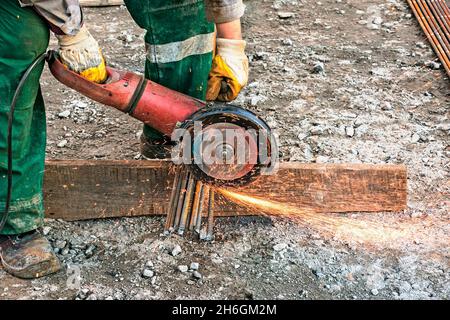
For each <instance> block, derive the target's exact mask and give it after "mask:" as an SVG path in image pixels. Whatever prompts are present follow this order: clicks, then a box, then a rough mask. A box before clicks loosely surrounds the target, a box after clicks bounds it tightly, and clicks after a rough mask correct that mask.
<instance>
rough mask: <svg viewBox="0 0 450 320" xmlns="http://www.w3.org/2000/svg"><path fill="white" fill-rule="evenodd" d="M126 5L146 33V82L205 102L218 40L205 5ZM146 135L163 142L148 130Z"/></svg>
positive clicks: (157, 1)
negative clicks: (148, 80)
mask: <svg viewBox="0 0 450 320" xmlns="http://www.w3.org/2000/svg"><path fill="white" fill-rule="evenodd" d="M125 4H126V6H127V8H128V10H129V11H130V13H131V16H132V17H133V19H134V20H135V21H136V23H137V24H138V25H139V26H140V27H141V28H144V29H145V30H147V33H146V35H145V42H146V49H147V53H146V54H147V59H146V65H145V76H146V78H147V79H150V80H152V81H155V82H157V83H159V84H161V85H163V86H166V87H168V88H171V89H173V90H176V91H179V92H182V93H185V94H187V95H190V96H192V97H195V98H198V99H202V100H204V99H205V96H206V89H207V83H208V74H209V70H210V68H211V63H212V54H213V48H214V38H215V33H214V24H213V23H211V22H208V20H207V19H206V14H205V6H204V1H203V0H143V1H132V0H125ZM144 134H145V136H146V137H148V138H150V139H152V140H160V139H162V134H160V133H158V132H157V131H156V130H153V129H152V128H150V127H148V126H145V127H144Z"/></svg>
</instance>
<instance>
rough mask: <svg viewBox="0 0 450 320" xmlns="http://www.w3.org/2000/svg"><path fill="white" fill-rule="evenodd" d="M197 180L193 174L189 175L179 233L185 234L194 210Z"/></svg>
mask: <svg viewBox="0 0 450 320" xmlns="http://www.w3.org/2000/svg"><path fill="white" fill-rule="evenodd" d="M194 186H195V180H194V178H193V177H192V174H191V175H189V178H188V184H187V187H186V194H185V196H184V202H183V209H182V211H181V217H180V223H179V225H178V234H179V235H183V233H184V229H185V228H186V223H187V221H188V218H189V216H190V214H191V212H192V198H193V196H194Z"/></svg>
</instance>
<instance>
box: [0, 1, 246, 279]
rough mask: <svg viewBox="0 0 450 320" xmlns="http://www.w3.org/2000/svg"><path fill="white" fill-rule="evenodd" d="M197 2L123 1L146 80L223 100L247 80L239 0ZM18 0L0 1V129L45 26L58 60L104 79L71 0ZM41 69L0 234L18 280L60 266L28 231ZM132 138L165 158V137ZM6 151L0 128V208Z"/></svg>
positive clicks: (33, 221)
mask: <svg viewBox="0 0 450 320" xmlns="http://www.w3.org/2000/svg"><path fill="white" fill-rule="evenodd" d="M205 1H206V4H205V3H204V2H203V0H198V1H192V0H148V1H131V0H130V1H125V3H126V5H127V8H128V9H129V11H130V13H131V15H132V16H133V18H134V19H135V20H136V22H137V23H138V24H139V26H141V27H142V28H145V29H146V30H147V33H146V37H145V40H146V47H147V55H146V57H147V61H146V70H145V76H146V78H148V79H151V80H153V81H155V82H158V83H160V84H162V85H164V86H166V87H169V88H171V89H174V90H177V91H180V92H183V93H185V94H188V95H190V96H193V97H196V98H199V99H202V100H205V99H208V100H221V101H231V100H233V99H235V98H236V97H237V95H238V94H239V92H240V90H241V89H242V87H244V86H245V85H246V83H247V79H248V59H247V57H246V56H245V41H243V40H242V34H241V24H240V18H241V16H242V15H243V13H244V8H245V7H244V5H243V3H242V0H205ZM19 2H20V4H19ZM19 2H18V1H17V0H3V1H2V3H1V4H0V97H2V100H0V127H3V128H4V127H6V122H7V115H8V112H9V107H10V104H11V100H12V96H13V94H14V91H15V88H16V87H17V84H18V83H19V80H20V78H21V75H22V74H23V73H24V71H25V70H26V69H27V67H28V66H29V65H30V64H31V63H32V62H33V61H34V60H35V59H36V58H37V57H38V56H39V55H40V54H42V53H44V52H45V51H46V48H47V45H48V38H49V32H48V29H49V27H50V29H51V30H52V31H53V32H55V34H56V36H57V38H58V40H59V56H60V58H61V60H62V61H63V63H65V64H66V65H67V66H68V67H69V68H70V69H71V70H74V71H76V72H78V73H80V74H81V75H83V76H84V77H86V78H87V79H88V80H90V81H94V82H98V83H101V82H103V81H104V80H105V78H106V71H105V62H104V59H103V56H102V54H101V51H100V49H99V46H98V44H97V42H96V41H95V40H94V39H93V38H92V36H91V35H90V33H89V32H88V30H87V28H86V26H85V25H84V24H83V19H82V13H81V9H80V7H79V3H78V0H22V1H19ZM205 9H206V10H205ZM168 17H170V19H169V18H168ZM210 21H212V22H210ZM215 29H216V30H217V39H216V33H215ZM214 51H215V55H213V52H214ZM42 68H43V64H42V65H41V66H40V67H39V68H38V69H36V70H34V71H33V73H32V74H31V76H30V78H29V79H28V80H27V84H26V87H25V89H24V94H23V95H22V96H21V98H20V100H19V102H18V105H17V108H16V113H15V117H14V139H13V140H14V141H13V150H14V177H13V181H14V188H13V190H14V191H13V200H12V203H11V214H10V216H9V218H8V220H7V222H6V225H5V228H4V229H3V230H1V232H0V256H1V261H2V265H3V266H4V268H5V270H6V271H8V272H10V273H11V274H13V275H15V276H17V277H21V278H34V277H39V276H44V275H47V274H50V273H53V272H56V271H58V270H59V269H60V263H59V261H58V259H57V257H56V256H55V254H54V253H53V251H52V248H51V245H50V244H49V243H48V241H47V240H46V239H45V237H43V236H42V235H41V234H40V233H39V232H38V231H36V230H37V229H38V228H39V227H40V226H41V225H42V220H43V203H42V181H43V170H44V157H45V112H44V103H43V99H42V94H41V91H40V88H39V77H40V74H41V72H42ZM141 139H142V140H141V141H142V144H141V149H142V150H141V151H142V154H143V155H144V156H148V157H150V158H154V157H161V156H164V157H166V156H167V154H168V153H167V147H168V146H170V141H169V140H168V139H167V137H164V136H162V135H161V134H159V133H158V132H157V131H156V130H153V129H152V128H150V127H148V126H146V127H145V128H144V133H143V135H142V138H141ZM6 153H7V143H6V136H5V135H4V132H0V177H1V178H2V179H1V180H0V206H1V207H2V208H3V207H4V206H5V203H4V200H3V199H5V198H6V195H5V193H6V192H5V190H6V189H7V188H6V184H7V179H6V178H5V177H6V168H7V163H6V159H7V154H6Z"/></svg>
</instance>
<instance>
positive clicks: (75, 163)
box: [44, 160, 407, 220]
mask: <svg viewBox="0 0 450 320" xmlns="http://www.w3.org/2000/svg"><path fill="white" fill-rule="evenodd" d="M171 166H172V164H171V162H170V161H159V160H155V161H139V160H136V161H103V160H102V161H96V160H70V161H48V162H47V164H46V171H45V183H44V197H45V206H46V212H47V216H48V217H50V218H62V219H66V220H82V219H94V218H103V217H118V216H140V215H162V214H165V212H166V210H167V205H168V202H169V196H170V188H171V185H172V179H173V173H172V171H173V170H171ZM406 180H407V175H406V167H405V166H403V165H369V164H301V163H282V164H281V166H280V170H279V172H278V173H277V174H276V175H272V176H261V177H260V178H259V179H258V180H257V181H256V182H255V183H253V184H251V185H248V186H244V187H241V188H240V189H238V191H239V192H242V193H245V194H247V195H251V196H256V197H262V198H264V199H270V200H274V201H279V202H283V203H286V204H290V205H295V206H297V207H299V208H308V209H313V210H315V211H317V212H353V211H401V210H404V209H405V208H406V196H407V182H406ZM218 203H220V204H221V205H220V206H217V209H216V211H217V212H216V214H217V215H221V216H233V215H251V214H257V213H258V212H257V210H252V209H249V208H245V207H242V206H238V205H235V204H233V203H232V202H230V201H229V200H226V199H221V200H220V201H218Z"/></svg>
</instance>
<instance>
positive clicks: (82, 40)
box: [56, 25, 108, 83]
mask: <svg viewBox="0 0 450 320" xmlns="http://www.w3.org/2000/svg"><path fill="white" fill-rule="evenodd" d="M56 37H57V38H58V41H59V49H58V53H59V57H60V59H61V62H62V63H64V64H65V65H66V66H67V67H68V68H69V69H70V70H72V71H74V72H77V73H79V74H80V75H81V76H82V77H84V78H86V79H87V80H89V81H92V82H96V83H102V82H104V81H105V80H106V78H107V77H108V75H107V73H106V64H105V59H104V58H103V55H102V52H101V50H100V47H99V46H98V43H97V41H96V40H95V39H94V38H93V37H92V35H91V34H90V33H89V31H88V29H87V28H86V27H85V26H84V25H83V26H82V27H81V29H80V31H79V32H78V33H77V34H76V35H74V36H70V35H57V36H56Z"/></svg>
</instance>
